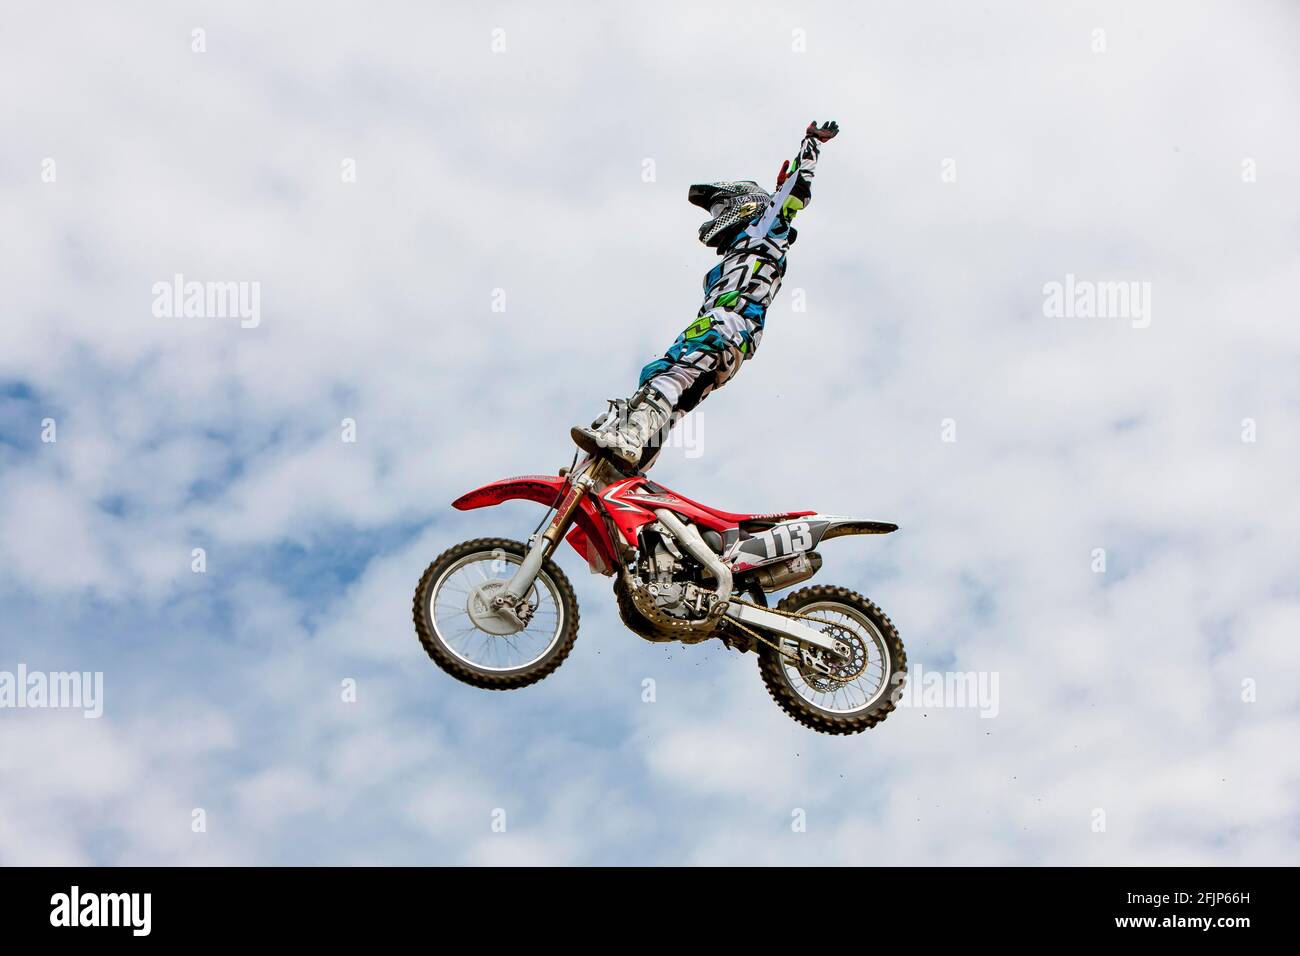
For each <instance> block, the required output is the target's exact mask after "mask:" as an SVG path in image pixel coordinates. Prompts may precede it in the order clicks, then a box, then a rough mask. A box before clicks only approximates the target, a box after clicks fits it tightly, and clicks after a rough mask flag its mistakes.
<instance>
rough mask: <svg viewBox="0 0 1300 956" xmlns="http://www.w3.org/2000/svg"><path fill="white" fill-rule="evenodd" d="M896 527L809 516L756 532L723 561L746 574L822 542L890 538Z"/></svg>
mask: <svg viewBox="0 0 1300 956" xmlns="http://www.w3.org/2000/svg"><path fill="white" fill-rule="evenodd" d="M897 530H898V525H896V524H889V523H887V522H884V521H867V520H865V519H863V518H849V517H845V516H844V515H824V514H810V515H806V516H801V517H797V518H792V519H790V520H789V521H779V522H777V523H775V524H773V525H772V526H771V527H768V528H763V529H762V530H761V531H755V532H753V533H751V534H750V535H749V536H748V537H746V538H742V539H741V540H740V541H737V542H736V543H735V544H734V545H732V546H731V548H729V549H728V551H727V553H726V554H725V555H724V556H723V559H724V560H725V561H727V562H728V563H729V564H730V565H731V570H732V571H733V572H736V573H739V572H742V571H748V570H750V569H751V568H759V567H762V566H763V565H765V564H774V563H776V562H777V561H785V560H787V559H788V558H793V557H795V556H796V555H799V554H803V553H806V552H808V551H812V550H813V549H814V548H816V547H817V545H819V544H820V543H821V542H823V541H828V540H830V539H831V538H841V537H844V536H846V535H851V534H889V533H890V532H892V531H897Z"/></svg>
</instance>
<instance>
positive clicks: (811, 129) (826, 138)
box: [804, 120, 840, 143]
mask: <svg viewBox="0 0 1300 956" xmlns="http://www.w3.org/2000/svg"><path fill="white" fill-rule="evenodd" d="M839 131H840V124H839V123H837V122H835V121H834V120H831V121H830V122H829V123H822V125H821V128H820V129H819V128H818V127H817V121H816V120H813V121H812V122H811V123H809V124H808V128H807V129H806V130H804V136H807V137H811V138H812V139H815V140H817V141H818V142H819V143H827V142H830V141H831V140H833V139H834V138H835V137H836V135H837V134H838V133H839Z"/></svg>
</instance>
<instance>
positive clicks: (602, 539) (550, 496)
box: [451, 475, 618, 574]
mask: <svg viewBox="0 0 1300 956" xmlns="http://www.w3.org/2000/svg"><path fill="white" fill-rule="evenodd" d="M566 487H568V481H567V480H566V479H564V478H561V477H559V476H556V475H519V476H517V477H514V478H502V479H500V480H498V481H494V482H492V483H490V484H486V485H484V486H483V487H481V488H475V489H474V490H473V491H469V492H466V493H465V494H463V495H461V496H460V497H459V498H457V499H456V500H455V501H453V502H452V503H451V506H452V507H453V508H455V509H456V510H457V511H473V510H474V509H475V508H490V507H492V506H493V505H499V504H501V503H502V502H503V501H521V500H522V501H536V502H537V503H538V504H543V505H546V506H547V507H548V508H553V507H555V506H556V505H558V504H559V503H560V498H561V497H562V496H563V494H564V490H565V488H566ZM574 522H575V523H576V524H577V528H575V529H573V530H571V531H570V532H569V534H568V535H566V540H567V541H568V542H569V544H571V545H572V546H573V549H574V550H575V551H577V552H578V553H579V554H580V555H582V557H583V560H585V561H586V562H587V564H588V566H589V567H590V568H591V570H592V571H593V572H595V573H597V574H613V573H614V568H616V567H617V566H618V557H617V556H616V553H615V551H614V545H613V543H612V542H611V541H610V538H609V532H608V531H607V530H606V528H605V522H604V521H602V520H601V515H600V512H599V511H598V510H597V505H596V504H595V503H593V502H592V500H591V496H590V495H583V498H582V501H580V502H579V503H578V510H577V512H575V514H574Z"/></svg>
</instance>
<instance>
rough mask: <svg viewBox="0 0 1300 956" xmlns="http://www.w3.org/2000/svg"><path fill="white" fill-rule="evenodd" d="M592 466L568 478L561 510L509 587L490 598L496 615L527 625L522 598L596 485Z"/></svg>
mask: <svg viewBox="0 0 1300 956" xmlns="http://www.w3.org/2000/svg"><path fill="white" fill-rule="evenodd" d="M593 464H594V462H592V461H587V462H584V463H583V464H582V465H580V466H579V467H578V469H577V471H576V472H574V474H572V475H570V476H569V483H568V488H567V490H566V491H565V493H564V497H563V499H562V500H561V501H560V506H559V507H558V508H557V509H556V510H555V517H554V518H552V519H551V523H550V524H549V525H547V526H546V530H545V531H543V532H542V533H541V535H540V536H538V537H537V538H536V540H534V541H533V542H532V543H531V544H530V545H529V548H528V553H527V554H526V555H524V560H523V561H522V562H521V563H520V565H519V569H518V570H517V571H515V573H514V577H512V578H511V579H510V583H508V584H507V585H506V586H505V589H504V590H502V591H501V592H499V593H498V594H497V596H496V597H495V598H493V600H492V604H493V605H494V606H495V607H496V609H497V612H498V613H501V614H505V615H506V616H508V617H510V618H512V619H514V620H518V621H519V622H520V623H521V624H525V625H526V624H527V623H528V622H527V621H525V620H521V619H520V615H519V612H518V609H519V607H520V605H522V604H523V603H524V595H526V594H527V593H528V592H529V591H530V590H531V589H532V586H533V582H534V581H535V580H537V574H538V572H539V571H541V570H542V564H543V563H544V562H545V561H546V559H547V558H549V557H550V556H551V555H552V554H553V553H554V552H555V549H556V548H557V547H558V546H559V544H560V542H561V541H562V540H564V535H565V534H566V533H567V532H568V530H569V527H570V526H571V525H572V524H573V519H574V516H575V515H576V514H577V513H578V506H579V505H581V504H582V498H583V496H584V495H585V494H586V493H587V492H588V491H589V490H590V489H591V487H592V485H594V484H595V480H594V479H593V478H592V475H591V472H592V468H593Z"/></svg>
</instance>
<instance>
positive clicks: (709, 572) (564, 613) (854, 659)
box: [414, 411, 907, 734]
mask: <svg viewBox="0 0 1300 956" xmlns="http://www.w3.org/2000/svg"><path fill="white" fill-rule="evenodd" d="M611 414H614V412H613V411H611ZM514 499H524V500H528V501H535V502H538V503H540V504H543V505H547V506H548V511H547V513H546V515H545V516H543V518H542V521H541V522H539V524H538V526H537V531H535V532H534V533H533V535H532V536H531V537H530V538H529V539H528V542H527V543H524V542H520V541H512V540H509V539H507V538H478V539H475V540H473V541H466V542H464V543H462V544H458V545H456V546H455V547H453V548H449V549H448V550H446V551H444V552H443V553H442V554H441V555H439V556H438V557H437V558H436V559H435V560H434V561H433V563H432V564H430V565H429V567H428V569H427V570H426V571H425V572H424V576H423V577H422V578H421V579H420V583H419V586H418V587H417V588H416V591H415V602H414V615H415V629H416V632H417V633H418V634H419V637H420V643H421V644H422V645H423V646H424V649H425V651H426V652H428V655H429V656H430V657H431V658H432V659H433V661H434V663H436V664H437V665H438V666H439V667H441V668H442V669H443V670H445V671H446V672H447V673H449V674H451V675H452V676H453V677H455V678H457V679H458V680H461V681H463V682H465V683H467V684H471V685H473V686H475V687H483V688H488V689H491V690H510V689H513V688H518V687H526V686H528V685H529V684H533V683H536V682H537V681H539V680H541V679H542V678H544V677H546V676H547V675H549V674H550V673H551V672H552V671H554V670H555V669H556V668H557V667H559V666H560V664H561V663H563V662H564V659H565V658H566V657H567V656H568V654H569V652H570V650H572V648H573V644H574V641H575V640H576V639H577V636H578V602H577V599H576V597H575V596H574V593H573V587H572V585H570V583H569V580H568V578H566V577H565V575H564V573H563V572H562V571H561V570H560V569H559V567H558V566H557V565H556V564H555V562H554V561H553V560H552V555H553V554H554V552H555V550H556V548H557V547H558V546H559V544H560V542H561V540H562V539H563V540H567V541H568V542H569V544H570V545H572V546H573V548H574V549H575V550H576V551H577V552H578V553H579V554H581V555H582V556H583V557H584V558H585V559H586V560H587V563H588V566H589V568H590V569H591V571H592V572H593V573H595V574H603V575H607V576H610V577H612V578H613V579H614V595H615V598H616V599H617V602H618V611H619V615H620V617H621V618H622V620H623V623H624V624H625V625H626V626H627V627H628V629H629V630H631V631H633V632H634V633H636V634H638V635H640V636H641V637H643V638H645V639H646V640H649V641H660V642H667V641H680V642H682V643H684V644H696V643H699V642H701V641H705V640H710V639H713V638H717V639H719V640H721V641H722V642H723V643H724V644H725V645H726V646H727V647H729V648H732V649H734V650H739V651H741V652H751V651H752V652H757V654H758V661H759V670H760V673H761V675H762V678H763V682H764V684H766V686H767V689H768V692H769V693H770V694H771V695H772V698H773V699H774V700H775V701H776V703H777V704H778V705H779V706H780V707H781V709H782V710H784V711H785V712H786V713H787V714H789V715H790V716H791V717H793V718H794V719H795V720H797V721H798V722H799V723H801V724H803V725H805V726H807V727H811V728H812V729H813V730H817V731H820V732H822V733H828V734H852V733H860V732H861V731H863V730H866V729H867V728H869V727H873V726H875V724H877V723H879V722H880V721H882V720H884V719H885V718H886V717H887V716H889V714H890V713H891V712H892V711H893V710H894V706H895V703H896V702H897V700H898V698H899V696H900V694H901V690H902V685H903V681H904V680H905V679H906V676H907V658H906V655H905V654H904V651H903V644H902V642H901V641H900V640H899V637H898V632H897V631H896V630H895V629H894V625H893V624H892V623H891V622H890V620H889V618H888V617H886V616H885V614H884V613H883V612H882V611H881V610H880V609H879V608H878V607H876V605H875V604H873V603H872V602H871V601H869V600H867V599H866V598H865V597H863V596H862V595H860V594H857V593H855V592H853V591H850V590H848V589H847V588H842V587H831V586H812V587H806V588H801V589H800V590H798V591H795V592H793V593H791V594H789V595H788V596H787V597H785V598H784V599H783V600H782V601H781V602H780V603H779V604H777V605H776V607H769V606H768V603H767V597H766V596H767V595H768V594H770V593H772V592H774V591H779V590H783V589H785V588H787V587H790V586H792V585H795V584H800V583H802V582H804V581H806V580H808V579H809V578H811V577H812V576H813V575H814V574H816V573H817V571H818V570H819V569H820V568H821V565H822V558H821V555H820V554H818V553H817V551H816V550H815V549H816V548H817V546H818V545H820V544H821V543H822V542H824V541H829V540H831V539H832V538H838V537H843V536H845V535H859V534H888V533H889V532H892V531H897V530H898V526H897V525H894V524H887V523H884V522H879V521H866V520H862V519H858V518H848V517H843V516H840V515H827V514H819V513H817V512H813V511H786V512H780V513H773V514H732V513H730V512H726V511H719V510H717V509H716V508H710V507H708V506H707V505H703V504H700V503H699V502H697V501H692V500H691V499H689V498H687V497H686V496H684V495H680V494H677V493H676V492H674V491H672V490H670V489H668V488H665V487H664V486H663V485H660V484H658V483H656V482H654V481H651V480H650V479H649V478H647V477H646V476H645V475H644V474H642V473H641V472H639V471H636V470H635V469H632V470H628V469H624V468H622V467H620V466H617V465H615V464H614V463H613V462H612V461H611V460H610V458H609V457H608V456H605V455H599V456H587V457H585V458H583V459H582V461H581V462H578V460H577V458H576V456H575V459H574V463H573V464H572V465H571V466H570V467H569V468H562V469H560V472H559V474H558V475H557V476H551V475H524V476H520V477H515V478H503V479H501V480H500V481H494V482H492V483H491V484H488V485H484V486H483V487H481V488H477V489H475V490H474V491H471V492H469V493H468V494H465V495H462V496H461V497H460V498H457V499H456V500H455V501H454V502H453V503H452V505H453V507H455V508H457V509H459V510H461V511H469V510H472V509H475V508H485V507H489V506H491V505H497V504H500V503H501V502H503V501H510V500H514ZM547 518H550V521H549V523H547ZM543 524H545V525H546V527H545V530H544V531H543V530H542V526H543ZM538 532H540V533H538Z"/></svg>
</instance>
